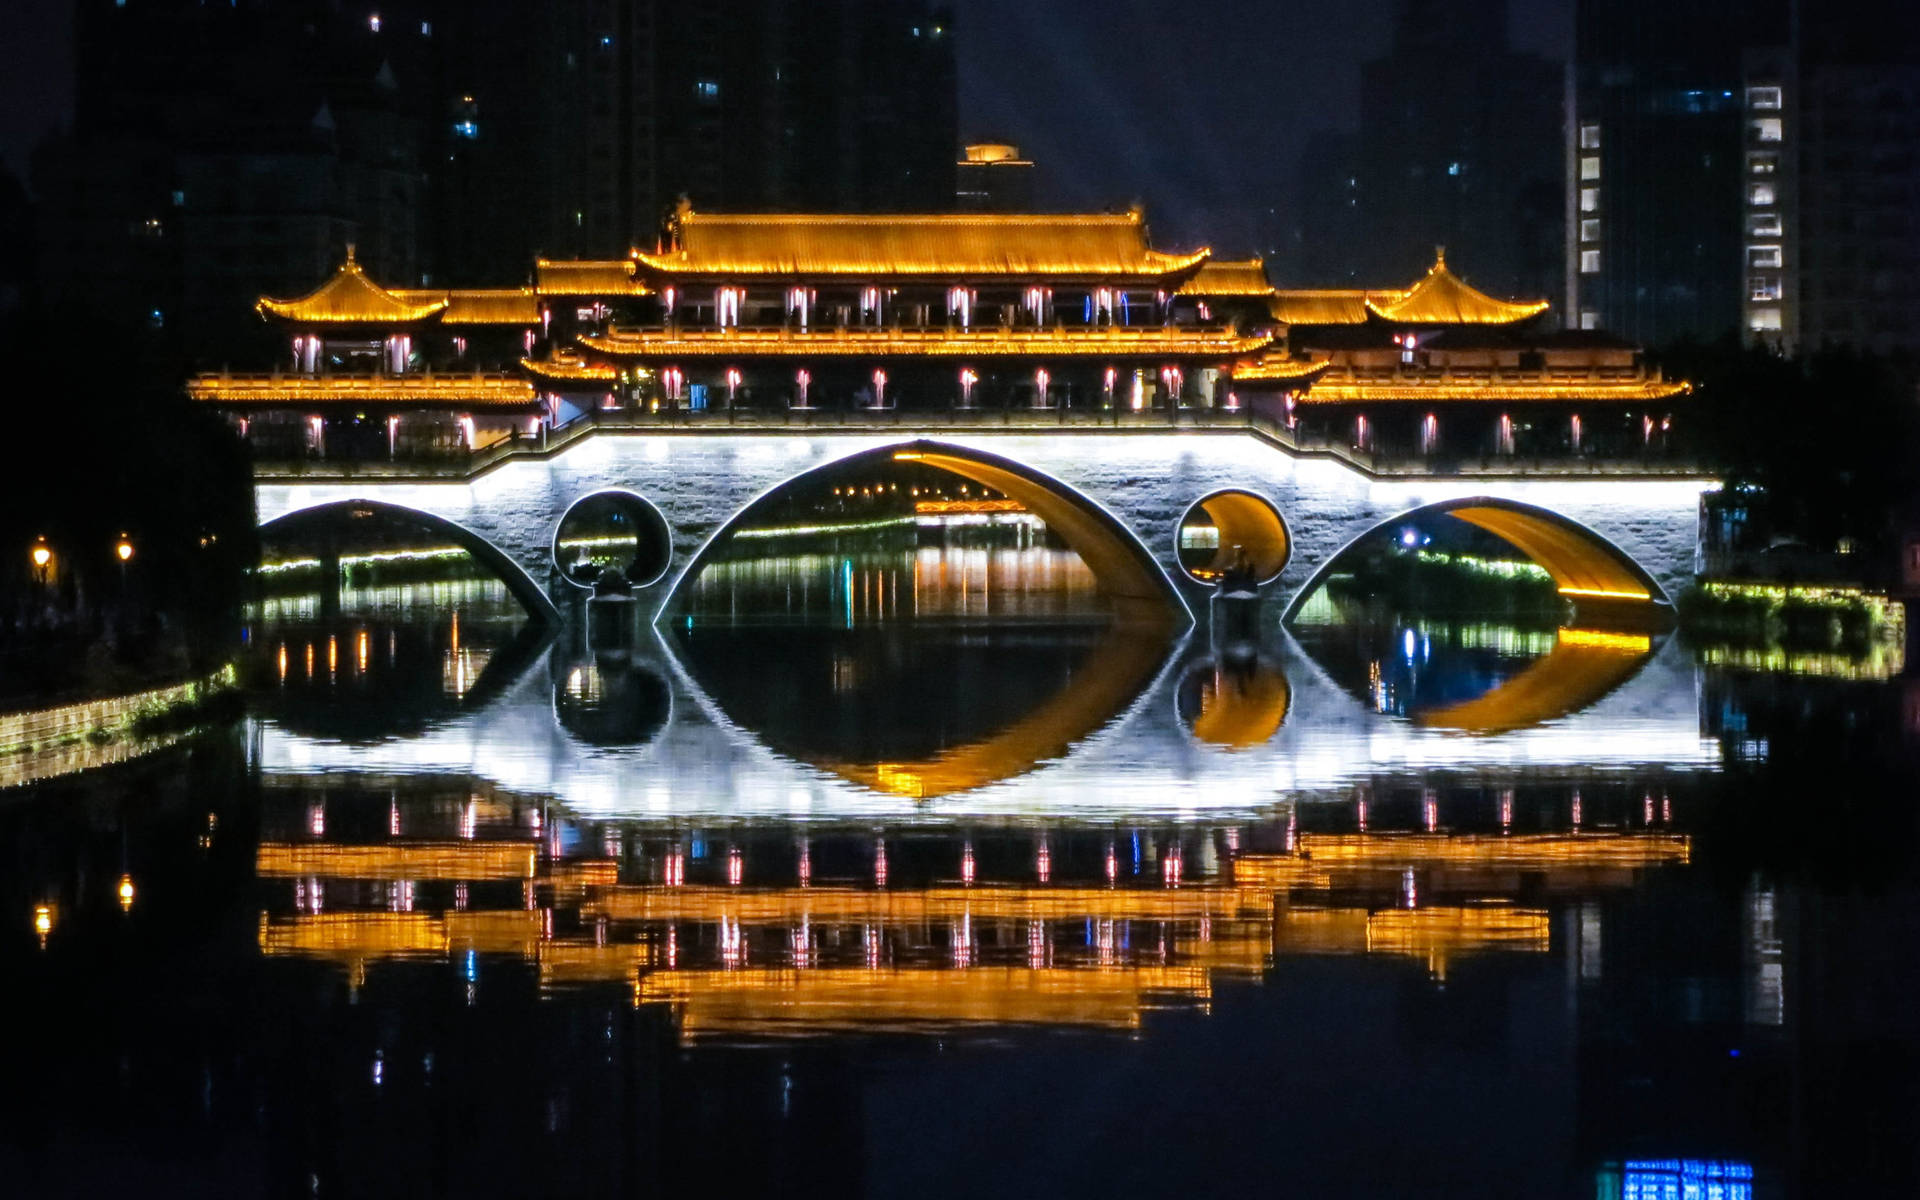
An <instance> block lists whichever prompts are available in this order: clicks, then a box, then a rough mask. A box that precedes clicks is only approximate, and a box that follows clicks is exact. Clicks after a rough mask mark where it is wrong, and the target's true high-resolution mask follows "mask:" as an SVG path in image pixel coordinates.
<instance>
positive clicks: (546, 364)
mask: <svg viewBox="0 0 1920 1200" xmlns="http://www.w3.org/2000/svg"><path fill="white" fill-rule="evenodd" d="M520 365H521V366H522V367H524V368H526V370H527V373H528V374H529V375H532V376H533V377H534V378H535V379H539V380H542V381H544V382H547V383H558V384H581V383H590V384H594V385H596V386H602V385H605V384H610V383H612V382H614V381H615V380H616V379H618V378H619V372H618V371H617V370H616V369H615V368H613V367H610V366H607V365H606V364H604V363H590V362H588V361H586V360H585V359H583V358H581V357H580V356H579V355H578V354H573V353H571V352H569V351H566V350H559V351H556V352H555V353H554V354H553V356H552V357H550V358H523V359H521V360H520Z"/></svg>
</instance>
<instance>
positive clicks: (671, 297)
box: [660, 288, 680, 325]
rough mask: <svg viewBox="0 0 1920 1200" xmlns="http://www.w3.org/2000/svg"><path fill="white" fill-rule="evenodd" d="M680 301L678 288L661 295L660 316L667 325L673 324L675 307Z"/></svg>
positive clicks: (670, 289) (669, 289)
mask: <svg viewBox="0 0 1920 1200" xmlns="http://www.w3.org/2000/svg"><path fill="white" fill-rule="evenodd" d="M679 299H680V291H679V289H678V288H668V289H667V290H666V291H664V292H661V293H660V314H661V316H662V318H663V319H664V320H665V321H666V323H667V324H669V325H671V324H673V313H674V306H675V304H676V303H678V301H679Z"/></svg>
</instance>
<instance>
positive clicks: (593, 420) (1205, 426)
mask: <svg viewBox="0 0 1920 1200" xmlns="http://www.w3.org/2000/svg"><path fill="white" fill-rule="evenodd" d="M876 432H898V433H899V434H900V435H901V436H902V437H922V436H926V437H937V436H940V435H942V434H975V435H977V434H983V433H1002V432H1004V433H1024V434H1032V433H1048V434H1065V435H1071V434H1113V433H1116V432H1118V433H1141V434H1165V433H1169V432H1174V433H1251V434H1253V435H1255V436H1257V437H1259V438H1261V439H1263V440H1265V441H1267V442H1270V443H1271V444H1273V445H1275V446H1277V447H1279V448H1280V449H1282V450H1285V451H1287V452H1289V453H1291V454H1293V455H1296V456H1299V457H1303V458H1327V459H1333V460H1336V461H1339V462H1341V463H1344V464H1345V465H1347V466H1349V467H1352V468H1353V469H1354V470H1356V471H1358V472H1360V473H1361V474H1363V475H1366V476H1368V477H1370V478H1375V479H1453V478H1483V479H1514V478H1522V477H1548V478H1606V479H1683V478H1697V477H1699V476H1701V474H1702V468H1701V466H1700V464H1698V463H1696V462H1693V461H1690V460H1687V459H1682V458H1676V457H1674V456H1672V455H1669V454H1664V453H1649V454H1646V455H1641V456H1632V457H1607V458H1601V457H1597V456H1590V455H1580V456H1573V455H1569V456H1566V457H1560V458H1515V457H1512V456H1492V455H1490V456H1487V457H1484V458H1477V459H1466V458H1457V457H1451V458H1442V457H1432V458H1421V457H1405V458H1401V457H1387V456H1384V455H1379V454H1374V453H1370V452H1368V451H1365V450H1360V449H1357V448H1355V447H1353V446H1351V445H1347V444H1344V443H1339V442H1333V441H1329V440H1325V439H1320V438H1309V437H1306V436H1303V435H1302V434H1301V433H1300V432H1299V431H1298V430H1294V429H1289V428H1288V427H1287V426H1286V425H1284V424H1282V423H1280V422H1277V421H1274V420H1271V419H1269V418H1266V417H1263V416H1260V415H1257V414H1254V413H1251V412H1221V411H1206V410H1192V411H1187V412H1181V413H1177V414H1173V415H1169V414H1167V413H1159V412H1139V413H1135V412H1096V411H1079V412H1076V411H1073V410H1069V409H1054V410H1047V409H974V410H968V409H948V410H944V411H934V412H913V411H907V412H902V411H898V410H887V411H858V410H855V411H846V410H823V409H791V410H782V411H756V410H746V409H736V410H732V411H709V412H706V413H690V412H684V411H681V412H674V413H647V412H639V411H636V410H632V409H614V410H602V411H596V412H593V413H588V414H585V415H583V416H581V417H579V418H577V419H575V420H573V421H570V422H568V423H567V424H565V425H562V426H559V427H558V428H555V429H553V430H551V431H545V430H543V431H542V433H541V436H539V437H537V438H534V437H512V438H505V439H502V440H500V441H497V442H493V443H491V444H489V445H486V446H481V447H478V448H476V449H474V450H472V451H470V452H467V453H465V454H458V455H452V456H447V457H436V458H410V459H398V460H386V461H382V460H377V459H376V460H354V459H324V458H317V459H306V460H297V461H263V462H258V463H256V464H255V465H254V478H255V480H256V481H257V482H260V483H286V482H293V481H301V482H326V481H335V480H347V479H371V480H392V481H396V482H398V481H412V480H440V481H447V480H466V479H472V478H475V477H477V476H480V475H484V474H486V473H487V472H488V471H491V470H493V469H494V468H495V467H498V466H499V465H501V464H502V463H506V462H510V461H514V460H529V459H530V460H539V459H545V458H550V457H552V456H554V455H556V454H558V453H560V452H561V451H562V450H565V449H566V448H567V447H569V446H572V445H575V444H576V443H579V442H581V441H583V440H585V439H587V438H589V437H592V436H593V435H595V434H597V433H610V434H647V435H649V436H674V435H683V434H698V435H701V436H706V437H712V436H715V435H723V436H726V435H731V436H740V437H764V436H767V435H769V434H787V435H791V434H820V435H826V434H849V433H858V434H873V433H876Z"/></svg>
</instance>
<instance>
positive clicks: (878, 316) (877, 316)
mask: <svg viewBox="0 0 1920 1200" xmlns="http://www.w3.org/2000/svg"><path fill="white" fill-rule="evenodd" d="M882 317H883V314H882V312H881V310H880V289H879V288H877V287H867V288H861V289H860V323H861V324H862V325H879V324H882Z"/></svg>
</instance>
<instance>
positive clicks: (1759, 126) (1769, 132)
mask: <svg viewBox="0 0 1920 1200" xmlns="http://www.w3.org/2000/svg"><path fill="white" fill-rule="evenodd" d="M1747 128H1748V129H1750V130H1752V131H1753V140H1754V141H1756V142H1777V141H1780V140H1781V139H1782V137H1783V136H1784V133H1783V127H1782V126H1781V124H1780V118H1779V117H1756V118H1754V120H1753V121H1752V122H1751V123H1750V124H1749V125H1748V126H1747Z"/></svg>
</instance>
